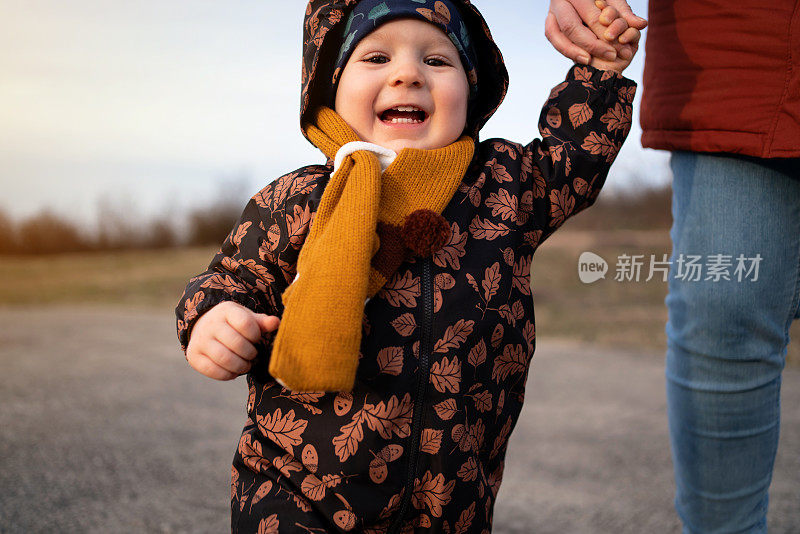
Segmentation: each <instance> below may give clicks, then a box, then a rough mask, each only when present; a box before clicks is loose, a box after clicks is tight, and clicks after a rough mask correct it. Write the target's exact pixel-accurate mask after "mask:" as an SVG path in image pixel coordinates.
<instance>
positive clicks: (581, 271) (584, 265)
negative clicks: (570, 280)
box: [578, 252, 608, 284]
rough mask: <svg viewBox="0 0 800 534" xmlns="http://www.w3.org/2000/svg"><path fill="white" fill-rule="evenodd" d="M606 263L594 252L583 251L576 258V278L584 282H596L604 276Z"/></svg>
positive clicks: (606, 267)
mask: <svg viewBox="0 0 800 534" xmlns="http://www.w3.org/2000/svg"><path fill="white" fill-rule="evenodd" d="M607 272H608V263H607V262H606V260H604V259H603V258H601V257H600V256H598V255H597V254H595V253H594V252H584V253H583V254H581V257H580V258H578V278H580V279H581V282H583V283H584V284H591V283H593V282H597V281H598V280H600V279H601V278H605V277H606V273H607Z"/></svg>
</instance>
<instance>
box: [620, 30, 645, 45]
mask: <svg viewBox="0 0 800 534" xmlns="http://www.w3.org/2000/svg"><path fill="white" fill-rule="evenodd" d="M641 37H642V33H641V32H640V31H639V30H637V29H636V28H628V29H627V30H625V31H624V32H622V35H620V36H619V37H617V40H618V41H619V42H620V43H622V44H631V45H638V44H639V39H641Z"/></svg>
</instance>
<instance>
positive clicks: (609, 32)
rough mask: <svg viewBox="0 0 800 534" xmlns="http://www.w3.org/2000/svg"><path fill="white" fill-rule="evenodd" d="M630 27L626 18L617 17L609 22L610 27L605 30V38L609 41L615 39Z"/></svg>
mask: <svg viewBox="0 0 800 534" xmlns="http://www.w3.org/2000/svg"><path fill="white" fill-rule="evenodd" d="M609 9H611V8H609ZM628 28H629V26H628V23H627V22H625V19H623V18H622V17H617V18H615V19H613V20H612V21H611V23H610V24H608V27H607V28H606V29H605V31H604V32H603V38H604V39H606V40H608V41H615V40H616V39H617V37H619V36H620V35H622V34H623V33H624V32H625V30H627V29H628Z"/></svg>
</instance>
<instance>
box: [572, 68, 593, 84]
mask: <svg viewBox="0 0 800 534" xmlns="http://www.w3.org/2000/svg"><path fill="white" fill-rule="evenodd" d="M574 72H575V79H576V80H578V81H579V82H591V81H592V71H590V70H589V69H588V68H586V67H579V68H577V69H575V71H574Z"/></svg>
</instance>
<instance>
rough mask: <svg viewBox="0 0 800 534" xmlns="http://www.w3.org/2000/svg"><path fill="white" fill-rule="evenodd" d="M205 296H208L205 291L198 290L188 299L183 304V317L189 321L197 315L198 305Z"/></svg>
mask: <svg viewBox="0 0 800 534" xmlns="http://www.w3.org/2000/svg"><path fill="white" fill-rule="evenodd" d="M204 298H206V295H205V293H203V292H202V291H198V292H197V293H195V294H194V296H193V297H192V298H190V299H186V302H185V303H184V305H183V307H184V309H185V311H184V313H183V318H184V319H185V320H186V322H187V323H188V322H190V321H191V320H192V319H194V318H195V317H197V305H198V304H200V303H201V302H202V301H203V299H204Z"/></svg>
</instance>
